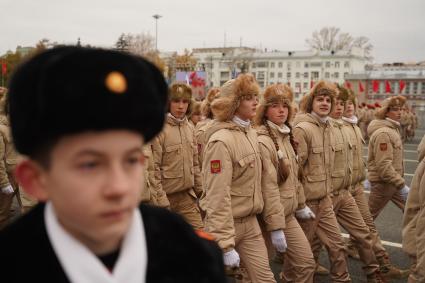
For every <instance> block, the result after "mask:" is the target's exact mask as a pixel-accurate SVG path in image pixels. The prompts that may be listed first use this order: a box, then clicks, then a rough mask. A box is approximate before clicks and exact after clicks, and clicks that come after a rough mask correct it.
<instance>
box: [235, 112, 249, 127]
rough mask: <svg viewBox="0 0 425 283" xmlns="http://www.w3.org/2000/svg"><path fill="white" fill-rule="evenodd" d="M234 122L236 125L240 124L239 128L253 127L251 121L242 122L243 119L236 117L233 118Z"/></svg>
mask: <svg viewBox="0 0 425 283" xmlns="http://www.w3.org/2000/svg"><path fill="white" fill-rule="evenodd" d="M232 121H233V122H235V123H236V124H238V125H239V126H241V127H244V128H247V127H249V126H250V125H251V121H250V120H248V121H245V120H242V119H241V118H239V117H238V116H236V115H235V116H233V119H232Z"/></svg>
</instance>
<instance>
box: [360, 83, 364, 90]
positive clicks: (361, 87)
mask: <svg viewBox="0 0 425 283" xmlns="http://www.w3.org/2000/svg"><path fill="white" fill-rule="evenodd" d="M363 91H364V87H363V85H362V82H359V92H363Z"/></svg>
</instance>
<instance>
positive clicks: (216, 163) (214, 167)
mask: <svg viewBox="0 0 425 283" xmlns="http://www.w3.org/2000/svg"><path fill="white" fill-rule="evenodd" d="M220 172H221V162H220V160H211V173H212V174H217V173H220Z"/></svg>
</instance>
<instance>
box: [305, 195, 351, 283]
mask: <svg viewBox="0 0 425 283" xmlns="http://www.w3.org/2000/svg"><path fill="white" fill-rule="evenodd" d="M306 205H307V206H308V207H310V209H311V210H312V211H313V212H314V214H315V215H316V218H315V219H309V220H300V221H299V223H300V225H301V227H302V229H303V230H304V233H305V235H306V237H307V239H308V241H309V242H310V245H311V246H313V243H315V242H316V237H317V238H319V240H320V241H321V242H322V243H323V245H324V246H325V247H326V250H327V251H328V255H329V261H330V265H331V270H330V272H331V278H332V281H333V282H350V281H351V280H350V275H349V274H348V268H347V261H346V258H345V251H344V240H343V239H342V236H341V232H340V230H339V227H338V223H337V221H336V217H335V213H334V211H333V209H332V200H331V198H330V197H329V196H326V197H325V198H323V199H321V200H314V201H307V202H306Z"/></svg>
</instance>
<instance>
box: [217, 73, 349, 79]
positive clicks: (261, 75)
mask: <svg viewBox="0 0 425 283" xmlns="http://www.w3.org/2000/svg"><path fill="white" fill-rule="evenodd" d="M223 73H227V74H228V72H222V74H223ZM253 74H254V76H256V78H257V79H264V78H265V72H263V71H260V72H257V73H255V72H253ZM341 75H343V76H342V77H341V78H345V77H346V76H348V72H345V73H343V74H342V73H341ZM310 76H311V78H312V79H313V80H314V79H319V77H320V76H319V72H311V75H310ZM269 77H270V79H274V78H275V77H277V78H278V79H281V78H283V73H282V72H277V73H275V72H270V75H269ZM291 77H292V73H291V72H287V73H286V78H287V79H290V78H291ZM301 77H302V78H304V79H308V78H309V73H308V72H304V73H303V74H301V73H300V72H296V73H295V78H296V79H300V78H301ZM324 78H325V79H330V78H335V79H339V78H340V73H338V72H334V73H332V74H331V73H330V72H325V73H324Z"/></svg>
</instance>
